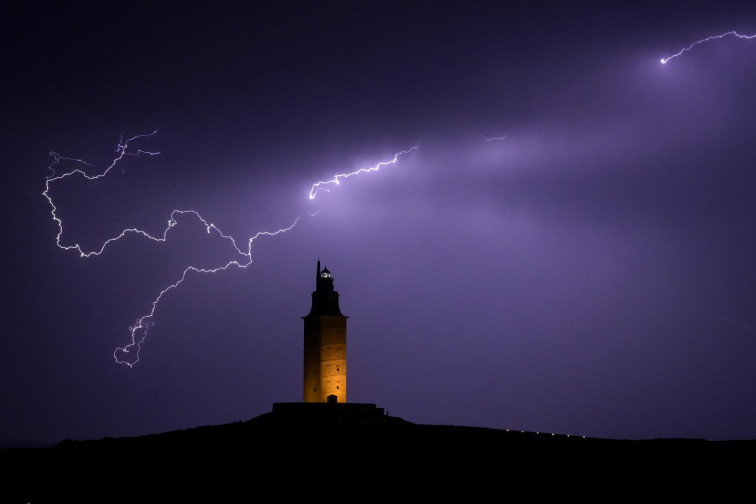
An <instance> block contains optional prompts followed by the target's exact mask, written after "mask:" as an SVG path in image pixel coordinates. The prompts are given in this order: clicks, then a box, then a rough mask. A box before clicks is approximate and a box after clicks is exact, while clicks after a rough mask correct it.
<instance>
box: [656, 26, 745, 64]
mask: <svg viewBox="0 0 756 504" xmlns="http://www.w3.org/2000/svg"><path fill="white" fill-rule="evenodd" d="M725 37H737V38H740V39H747V40H750V39H752V38H754V37H756V35H741V34H739V33H738V32H736V31H728V32H727V33H723V34H721V35H712V36H711V37H706V38H705V39H701V40H697V41H695V42H693V43H692V44H690V45H689V46H688V47H685V48H683V49H680V51H678V52H677V53H675V54H673V55H672V56H669V57H667V58H662V59H660V60H659V61H660V62H661V64H662V65H665V64H666V63H667V62H668V61H669V60H671V59H672V58H677V57H678V56H680V55H681V54H683V53H685V52H688V51H690V50H691V49H693V48H694V47H695V46H697V45H699V44H703V43H704V42H709V41H710V40H715V39H722V38H725Z"/></svg>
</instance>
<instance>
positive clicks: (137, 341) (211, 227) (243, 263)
mask: <svg viewBox="0 0 756 504" xmlns="http://www.w3.org/2000/svg"><path fill="white" fill-rule="evenodd" d="M155 134H157V131H153V132H152V133H149V134H143V135H136V136H133V137H131V138H129V139H128V140H125V141H124V140H123V137H122V138H121V140H120V141H119V142H118V146H117V148H116V152H117V153H118V156H117V157H116V158H115V159H114V160H113V162H112V163H111V164H110V166H108V167H107V168H106V169H105V170H104V171H102V172H101V173H98V174H95V175H90V174H89V173H87V172H86V171H84V168H81V167H82V166H83V167H87V168H93V167H94V165H92V164H89V163H87V162H85V161H83V160H81V159H76V158H69V157H63V156H61V155H59V154H57V153H55V152H50V156H52V157H53V161H52V163H51V164H50V166H49V167H48V168H49V170H50V173H51V174H50V175H49V176H48V177H47V178H46V180H45V190H44V191H43V192H42V195H43V196H44V197H45V198H46V199H47V202H48V203H49V204H50V208H51V210H50V213H51V215H52V218H53V221H55V223H56V224H57V226H58V234H57V235H56V237H55V243H56V245H57V246H58V247H59V248H61V249H63V250H72V249H73V250H76V251H77V252H78V253H79V255H80V256H81V257H91V256H99V255H100V254H102V253H103V252H104V251H105V248H106V247H107V246H108V245H109V244H111V243H113V242H115V241H118V240H120V239H121V238H123V237H125V236H127V235H129V234H136V235H139V236H142V237H144V238H147V239H148V240H152V241H154V242H158V243H165V242H166V241H167V240H168V235H169V232H170V231H171V229H173V228H174V227H176V226H177V225H178V221H177V217H178V216H183V215H189V216H191V217H194V218H196V219H197V220H199V221H200V222H201V223H202V224H203V225H204V226H205V230H206V231H207V233H208V234H217V235H218V236H219V237H220V238H222V239H223V240H228V241H229V242H231V244H232V245H233V247H234V249H235V250H236V254H237V257H236V258H235V259H232V260H230V261H228V262H226V263H225V264H222V265H220V266H217V267H215V268H200V267H197V266H188V267H187V268H185V269H184V271H183V273H182V274H181V277H180V278H179V279H178V280H176V281H175V282H173V283H172V284H170V285H168V286H167V287H166V288H164V289H163V290H162V291H160V293H159V294H158V295H157V297H155V299H153V301H152V306H151V309H150V311H149V312H148V313H147V314H145V315H142V316H141V317H139V318H137V319H136V321H135V323H134V324H133V325H132V326H131V327H129V332H130V336H131V341H130V343H128V344H127V345H125V346H122V347H117V348H116V349H115V350H114V351H113V358H114V359H115V361H116V362H117V363H118V364H126V365H127V366H129V367H130V368H131V367H134V365H136V363H137V362H139V352H140V350H141V348H142V343H144V341H145V339H146V338H147V332H148V331H149V329H150V328H151V327H152V326H154V325H155V322H154V320H153V319H154V317H155V312H156V310H157V307H158V304H159V303H160V300H161V299H162V298H163V296H164V295H166V294H167V293H168V292H169V291H171V290H173V289H176V288H177V287H179V286H180V285H181V284H182V283H183V282H184V280H185V279H186V278H187V275H188V274H189V273H190V272H194V273H217V272H219V271H225V270H227V269H229V268H231V267H232V266H234V267H236V268H240V269H246V268H247V267H248V266H249V265H251V264H252V244H253V243H254V241H255V240H256V239H257V238H259V237H261V236H276V235H279V234H282V233H286V232H287V231H291V230H292V229H293V228H294V227H295V226H296V225H297V223H298V222H299V220H300V217H301V216H298V217H297V218H296V219H294V221H293V222H292V223H291V225H289V226H288V227H284V228H280V229H278V230H276V231H261V232H259V233H257V234H255V235H254V236H252V237H251V238H249V239H248V240H247V243H246V245H245V246H244V248H240V247H239V246H238V245H237V242H236V240H235V239H234V238H233V237H232V236H230V235H226V234H224V233H223V232H222V231H221V230H220V228H218V227H217V226H216V225H215V224H212V223H210V222H208V221H207V220H206V219H205V218H204V217H202V216H201V215H200V214H199V213H198V212H196V211H195V210H173V211H172V212H171V215H170V218H169V219H168V223H167V225H166V227H165V229H164V231H163V233H162V235H158V236H153V235H151V234H149V233H147V232H146V231H143V230H141V229H138V228H128V229H124V230H123V231H121V232H120V233H119V234H118V235H116V236H114V237H112V238H109V239H107V240H105V241H104V242H103V244H102V246H100V248H99V249H94V250H88V251H87V250H84V248H83V247H82V246H81V245H80V244H78V243H75V244H73V245H65V244H63V242H62V236H63V221H62V220H61V219H60V217H58V215H57V210H58V209H57V207H56V206H55V204H54V203H53V199H52V196H51V195H50V187H51V185H52V184H53V183H55V182H58V181H60V180H63V179H65V178H67V177H73V176H79V177H83V178H85V179H87V180H96V179H99V178H102V177H104V176H106V175H107V174H108V173H109V172H110V171H111V169H112V168H113V167H115V165H116V164H118V163H119V162H120V161H121V160H122V159H123V158H125V157H126V156H140V155H142V154H144V155H149V156H155V155H158V154H160V153H159V152H150V151H145V150H141V149H130V147H129V144H130V143H132V142H136V141H138V140H139V139H142V138H148V137H151V136H153V135H155ZM418 147H419V146H418V145H415V146H414V147H412V148H410V149H408V150H405V151H401V152H399V153H397V154H395V155H394V157H393V159H391V160H390V161H384V162H381V163H378V164H377V165H376V166H374V167H372V168H364V169H361V170H357V171H355V172H352V173H346V174H339V175H336V176H335V177H334V178H333V179H331V180H328V181H324V182H318V183H316V184H313V186H312V189H311V190H310V199H314V198H315V195H316V194H317V193H318V190H320V189H324V190H327V189H326V188H323V187H321V186H324V185H328V184H338V183H339V179H340V178H346V177H351V176H352V175H357V174H359V173H365V172H370V171H377V170H378V169H380V168H381V167H382V166H385V165H388V164H395V163H396V162H397V160H398V159H399V157H400V156H402V155H404V154H408V153H409V152H412V151H413V150H415V149H417V148H418ZM63 161H67V162H71V163H74V164H76V165H77V166H79V167H77V168H74V169H72V170H70V171H67V172H64V173H62V174H60V175H59V174H57V171H56V168H57V166H58V165H60V164H61V163H62V162H63ZM307 213H308V214H309V215H310V216H313V217H314V216H316V215H317V214H318V213H319V211H316V212H315V213H310V212H307Z"/></svg>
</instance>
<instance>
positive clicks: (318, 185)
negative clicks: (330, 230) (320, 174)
mask: <svg viewBox="0 0 756 504" xmlns="http://www.w3.org/2000/svg"><path fill="white" fill-rule="evenodd" d="M419 148H420V144H419V143H418V144H415V145H413V146H412V147H410V148H409V149H407V150H403V151H401V152H397V153H396V154H394V157H393V158H392V159H390V160H389V161H381V162H380V163H378V164H377V165H375V166H371V167H370V168H360V169H359V170H357V171H353V172H350V173H339V174H338V175H334V177H333V178H332V179H330V180H321V181H319V182H315V183H314V184H312V187H311V188H310V199H311V200H312V199H315V196H317V194H318V192H320V191H326V192H328V191H329V189H328V188H327V187H326V186H328V185H330V184H336V185H339V180H341V179H345V178H349V177H351V176H353V175H359V174H360V173H368V172H374V171H378V170H380V169H381V168H382V167H384V166H386V165H390V164H396V163H397V161H399V158H400V157H401V156H403V155H405V154H409V153H410V152H412V151H413V150H415V149H419Z"/></svg>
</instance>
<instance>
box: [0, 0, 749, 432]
mask: <svg viewBox="0 0 756 504" xmlns="http://www.w3.org/2000/svg"><path fill="white" fill-rule="evenodd" d="M749 3H750V4H751V5H750V6H749V5H748V4H749ZM21 4H22V2H15V3H6V5H4V7H3V13H2V16H0V18H1V19H2V21H0V23H2V30H1V32H0V37H1V39H0V42H2V47H3V50H2V56H1V57H2V77H1V78H2V81H1V86H2V96H3V107H2V112H1V113H0V114H2V115H1V117H2V124H3V133H2V138H1V139H0V144H1V150H2V153H3V154H2V155H3V161H4V162H3V163H2V172H0V174H1V175H2V177H3V178H4V180H3V184H2V191H3V197H2V211H3V216H4V219H3V220H4V227H3V229H4V239H3V247H2V254H3V256H2V259H3V264H4V268H3V277H4V278H3V289H2V293H3V323H2V336H1V337H0V404H1V406H0V445H4V446H9V445H27V444H32V445H35V446H36V445H45V444H54V443H56V442H58V441H60V440H62V439H65V438H71V439H97V438H101V437H104V436H114V437H118V436H134V435H142V434H150V433H157V432H164V431H169V430H175V429H185V428H190V427H196V426H200V425H215V424H223V423H229V422H235V421H239V420H248V419H250V418H253V417H255V416H257V415H259V414H262V413H265V412H268V411H270V409H271V406H272V403H274V402H288V401H300V400H301V398H302V348H303V321H302V319H301V317H302V316H304V315H306V314H307V313H308V311H309V309H310V302H311V297H310V294H311V292H312V291H313V289H314V288H315V271H316V270H315V268H316V262H317V260H318V259H319V260H320V261H322V263H323V265H324V266H326V267H328V269H329V270H330V271H331V272H332V274H333V276H334V279H335V282H334V284H335V288H336V290H337V291H339V293H340V294H341V310H342V312H343V313H344V314H345V315H347V316H349V317H350V318H349V321H348V363H349V371H348V377H349V378H348V379H349V386H348V394H349V396H348V397H349V400H350V401H351V402H368V403H375V404H377V405H378V406H379V407H382V408H385V409H386V410H388V412H389V414H390V415H392V416H400V417H402V418H404V419H405V420H409V421H411V422H416V423H431V424H455V425H470V426H484V427H492V428H499V429H518V430H528V431H538V432H555V433H562V434H572V435H586V436H595V437H609V438H622V439H646V438H657V437H686V438H706V439H711V440H725V439H746V438H747V439H754V438H756V310H755V309H754V301H755V300H756V270H755V269H754V258H756V238H755V237H754V226H755V225H756V166H755V164H756V163H755V161H754V160H755V159H756V157H755V155H756V136H755V135H754V133H756V92H754V89H756V38H755V39H753V40H745V39H738V38H736V37H734V36H730V37H725V38H722V39H716V40H712V41H710V42H707V43H703V44H699V45H696V46H694V47H693V48H692V49H691V50H689V51H687V52H685V53H683V54H681V55H680V56H679V57H677V58H674V59H672V60H671V61H669V62H668V63H667V64H664V65H663V64H661V63H660V61H659V60H660V58H664V57H667V56H670V55H672V54H674V53H676V52H678V51H679V50H681V49H683V48H685V47H687V46H689V45H690V44H692V43H693V42H695V41H696V40H699V39H703V38H706V37H708V36H710V35H717V34H722V33H725V32H728V31H731V30H735V31H737V32H738V33H740V34H747V35H752V34H756V6H753V2H742V3H730V2H724V1H715V2H687V1H683V2H663V1H653V2H639V1H633V2H626V3H622V2H598V1H597V2H533V1H513V2H506V1H499V2H491V3H488V2H438V1H433V2H431V1H414V2H390V1H380V2H358V1H353V2H335V1H328V2H301V3H300V2H256V3H255V2H207V3H205V4H203V3H200V2H180V3H167V2H156V3H155V4H148V3H146V2H119V3H107V2H104V3H103V4H104V5H101V4H100V3H97V5H95V4H94V3H90V2H86V3H85V2H59V3H58V5H57V6H53V7H50V6H49V5H48V4H47V3H46V2H23V6H21ZM187 4H191V5H187ZM154 130H157V134H155V135H153V136H150V137H149V138H141V139H138V140H135V141H134V142H132V143H131V144H130V148H132V147H133V149H134V150H136V149H143V150H149V151H153V152H157V151H159V152H160V154H159V155H156V156H148V155H141V156H138V157H133V156H129V157H126V158H124V159H123V160H122V161H121V162H120V163H118V164H117V165H116V166H115V167H114V168H113V169H112V170H111V171H110V172H108V174H107V176H105V177H101V178H99V179H97V180H86V179H85V178H83V177H79V176H71V177H67V178H65V179H61V180H58V181H56V182H55V183H54V184H52V185H51V190H50V195H51V197H52V198H53V199H54V201H55V205H56V207H57V208H58V216H59V217H60V218H61V220H62V221H63V228H64V232H63V234H62V236H61V237H60V240H61V244H62V245H73V244H77V243H78V244H80V245H81V247H82V248H83V249H85V250H99V249H100V248H101V247H102V244H103V242H104V241H105V240H107V239H108V238H111V237H114V236H117V235H118V234H119V233H120V232H121V231H122V230H123V229H125V228H139V229H141V230H143V231H145V232H146V233H150V234H152V235H155V236H161V235H162V233H163V231H164V230H165V228H166V225H167V222H168V219H169V218H170V215H171V212H172V210H174V209H179V210H195V211H196V212H199V214H201V215H202V216H203V217H204V218H205V219H207V221H208V222H209V223H213V224H215V225H216V226H217V227H218V228H220V229H221V230H222V231H223V233H225V234H226V235H228V236H233V237H234V238H235V239H236V240H237V242H239V243H240V244H241V247H245V244H246V241H247V240H248V239H249V238H250V237H252V236H254V235H255V234H256V233H258V232H261V231H268V232H273V231H275V230H277V229H280V228H285V227H288V226H290V225H291V224H292V223H293V222H294V221H295V219H297V217H298V216H300V217H301V218H300V220H299V221H298V222H297V225H296V226H295V227H294V228H293V229H291V230H290V231H288V232H286V233H283V234H279V235H277V236H274V237H271V236H261V237H259V238H258V239H256V240H255V241H254V243H253V248H252V257H253V262H252V264H251V265H250V266H249V267H248V268H246V269H240V268H237V267H235V266H232V267H230V268H229V269H228V270H226V271H222V272H219V273H215V274H197V273H192V272H190V273H189V274H188V275H187V278H186V280H185V281H184V282H183V283H182V284H181V285H180V286H179V287H178V288H176V289H173V290H171V291H170V292H169V293H167V294H166V295H165V296H164V297H163V298H162V299H161V301H160V303H159V305H158V307H157V309H156V311H155V315H154V317H153V319H152V322H153V323H154V325H153V326H151V327H150V329H149V332H148V335H147V338H146V340H145V341H144V343H143V345H142V350H141V353H140V361H139V362H138V363H137V364H136V365H135V366H133V367H129V366H127V365H123V364H118V363H116V362H115V360H114V358H113V352H114V350H115V349H116V348H117V347H119V346H124V345H126V344H128V343H129V341H130V332H129V327H130V326H131V325H133V324H134V322H135V320H136V319H137V318H139V317H140V316H142V315H145V314H146V313H149V311H150V309H151V305H152V302H153V300H154V299H155V298H156V296H157V295H158V294H159V293H160V292H161V290H163V289H164V288H166V287H167V286H168V285H170V284H172V283H174V282H176V281H177V280H178V279H179V278H181V275H182V272H183V271H184V269H185V268H187V267H188V266H190V265H194V266H199V267H205V268H213V267H218V266H221V265H223V264H226V263H227V262H228V261H229V260H231V259H232V258H234V251H233V248H232V247H231V246H230V245H229V243H230V242H229V241H228V240H224V239H222V238H221V237H220V236H219V235H218V234H215V233H207V232H206V230H205V228H204V226H203V225H202V223H201V222H200V221H199V220H198V219H197V218H196V217H194V216H193V215H192V214H184V215H182V216H180V217H178V218H177V225H176V226H174V227H173V228H172V229H171V231H170V233H169V235H168V239H167V240H166V242H165V243H156V242H154V241H150V240H148V239H146V238H144V237H143V236H138V235H135V234H130V235H128V236H126V237H125V238H123V239H121V240H118V241H117V242H114V243H111V244H110V245H109V246H108V247H107V248H106V250H105V251H104V253H103V254H101V255H99V256H92V257H89V258H82V257H80V256H79V254H78V253H77V252H76V251H74V250H62V249H61V248H58V247H57V246H56V234H57V233H58V227H57V224H56V222H55V221H54V220H53V218H52V215H51V206H50V204H49V202H48V201H47V200H46V199H45V197H44V196H43V194H42V192H43V191H44V190H45V180H46V177H49V176H51V175H52V174H53V171H51V170H49V169H48V167H49V166H50V164H51V163H52V161H53V158H52V157H51V156H49V154H48V153H49V152H50V151H54V152H56V153H58V154H60V155H61V156H65V157H71V158H78V159H81V160H83V161H86V162H87V163H89V164H91V165H93V166H87V165H81V164H76V163H72V162H62V163H60V164H58V165H55V166H54V173H55V174H57V175H60V174H62V173H64V172H66V171H70V170H73V169H75V168H77V167H80V168H84V169H86V170H88V171H91V173H93V174H96V173H101V172H102V171H104V170H105V169H106V168H107V167H108V166H109V165H110V163H111V162H112V161H113V160H114V159H115V157H116V156H117V155H118V153H117V152H115V150H116V147H117V146H118V144H119V140H120V139H121V136H122V135H123V138H124V139H126V138H129V137H132V136H135V135H139V134H147V133H150V132H152V131H154ZM494 137H496V138H499V139H498V140H492V139H493V138H494ZM489 140H490V141H489ZM416 144H417V145H419V148H417V149H416V150H414V151H412V152H411V153H409V154H406V155H403V156H401V157H400V158H399V159H398V162H397V163H396V164H393V165H387V166H383V167H381V169H380V170H379V171H377V172H371V173H363V174H360V175H357V176H354V177H350V178H348V179H344V180H342V181H341V184H339V185H338V186H331V190H330V192H320V193H318V195H317V197H316V198H315V199H314V200H310V199H309V198H308V193H309V191H310V188H311V186H312V184H313V183H315V182H317V181H319V180H326V179H330V178H332V177H333V176H334V175H336V174H339V173H348V172H352V171H355V170H359V169H361V168H368V167H372V166H375V165H376V164H377V163H379V162H381V161H386V160H390V159H391V158H392V157H393V156H394V154H395V153H397V152H399V151H402V150H406V149H409V148H410V147H412V146H414V145H416ZM313 215H314V216H313ZM236 258H238V255H237V256H236Z"/></svg>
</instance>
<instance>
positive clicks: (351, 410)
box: [271, 402, 390, 423]
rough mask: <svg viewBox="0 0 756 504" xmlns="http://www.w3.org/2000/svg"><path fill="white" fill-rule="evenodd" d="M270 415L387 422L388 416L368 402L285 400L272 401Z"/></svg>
mask: <svg viewBox="0 0 756 504" xmlns="http://www.w3.org/2000/svg"><path fill="white" fill-rule="evenodd" d="M271 416H272V417H273V418H275V419H276V420H280V421H285V422H291V421H306V422H313V421H315V422H337V423H342V422H347V423H351V422H356V423H365V422H369V423H373V422H380V423H383V422H389V418H390V417H389V416H388V415H386V414H385V413H384V411H383V408H378V407H377V406H376V405H375V404H370V403H335V402H332V403H315V402H286V403H273V411H272V412H271Z"/></svg>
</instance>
